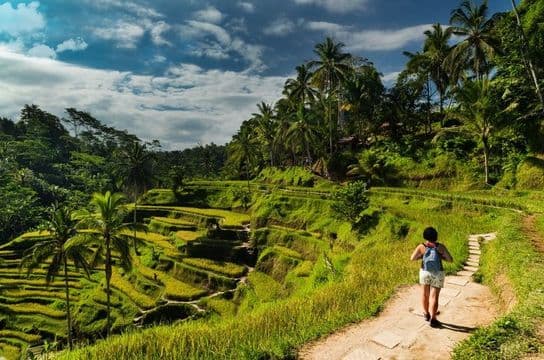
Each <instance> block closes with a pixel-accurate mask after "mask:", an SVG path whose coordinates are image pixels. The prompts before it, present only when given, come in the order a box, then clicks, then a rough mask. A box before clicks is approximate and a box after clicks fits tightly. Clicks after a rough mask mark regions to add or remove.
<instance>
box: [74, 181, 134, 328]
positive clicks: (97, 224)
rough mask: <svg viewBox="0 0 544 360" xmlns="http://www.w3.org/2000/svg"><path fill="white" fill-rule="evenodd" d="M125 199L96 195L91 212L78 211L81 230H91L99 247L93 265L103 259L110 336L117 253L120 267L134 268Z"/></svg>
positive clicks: (114, 195)
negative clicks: (113, 270) (115, 254)
mask: <svg viewBox="0 0 544 360" xmlns="http://www.w3.org/2000/svg"><path fill="white" fill-rule="evenodd" d="M124 202H125V197H124V196H123V195H122V194H119V193H115V194H112V193H111V192H109V191H108V192H106V193H105V194H99V193H95V194H93V197H92V199H91V203H90V205H91V208H92V210H93V211H92V212H88V211H86V210H82V211H79V212H77V214H76V218H77V219H78V220H79V224H78V226H79V227H82V228H86V229H88V230H89V234H90V236H91V239H92V240H93V242H95V243H96V244H97V245H98V247H97V249H96V250H95V252H94V254H93V258H92V260H91V266H93V267H94V266H95V265H96V264H97V262H98V261H99V260H101V259H104V265H105V266H104V270H105V275H106V312H107V320H106V324H107V325H106V326H107V329H106V331H107V334H108V336H109V334H110V332H111V325H112V323H111V287H110V284H111V276H112V257H111V253H112V251H113V250H115V251H116V252H117V253H118V254H119V257H120V260H121V266H122V267H124V268H125V269H127V270H129V269H130V268H131V266H132V261H131V255H130V247H129V245H128V241H127V240H128V238H130V235H127V234H129V233H130V224H127V223H125V222H124V219H125V215H126V211H125V208H124V206H123V204H124Z"/></svg>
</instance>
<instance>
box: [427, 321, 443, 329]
mask: <svg viewBox="0 0 544 360" xmlns="http://www.w3.org/2000/svg"><path fill="white" fill-rule="evenodd" d="M429 325H431V327H432V328H439V327H441V326H442V323H441V322H440V321H438V320H437V319H431V321H429Z"/></svg>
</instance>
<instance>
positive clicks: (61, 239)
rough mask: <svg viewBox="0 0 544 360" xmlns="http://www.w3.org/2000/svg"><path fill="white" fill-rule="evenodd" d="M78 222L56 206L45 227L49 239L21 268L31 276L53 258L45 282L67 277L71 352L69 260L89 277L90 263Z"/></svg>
mask: <svg viewBox="0 0 544 360" xmlns="http://www.w3.org/2000/svg"><path fill="white" fill-rule="evenodd" d="M76 224H77V222H76V220H75V219H74V218H73V217H72V216H71V213H70V211H69V210H68V208H66V207H56V206H55V207H54V208H53V210H52V212H51V218H50V219H49V220H48V222H47V224H46V228H45V230H47V231H48V232H49V234H50V236H48V237H47V239H46V240H43V241H39V242H37V243H36V244H34V245H33V246H32V247H30V248H29V249H27V250H26V251H25V252H24V254H23V258H22V260H21V267H26V268H27V269H28V273H29V274H30V273H31V272H32V270H33V269H35V268H36V267H38V266H39V265H40V264H42V263H43V262H44V261H45V260H47V259H49V258H51V262H50V263H49V264H48V266H47V274H46V277H45V281H46V283H47V284H49V283H50V282H51V281H53V280H54V278H55V276H57V275H58V274H59V273H60V272H61V271H62V272H63V275H64V290H65V293H66V322H67V326H68V346H69V348H70V350H72V343H73V341H72V316H71V311H70V287H69V284H68V261H69V260H71V261H72V262H73V263H74V265H75V266H76V268H82V269H83V270H84V271H85V273H86V274H87V276H89V274H90V271H89V264H88V263H87V260H86V259H85V255H86V253H87V252H88V248H87V247H86V246H85V245H84V244H82V243H81V241H78V239H77V238H76V234H77V230H76Z"/></svg>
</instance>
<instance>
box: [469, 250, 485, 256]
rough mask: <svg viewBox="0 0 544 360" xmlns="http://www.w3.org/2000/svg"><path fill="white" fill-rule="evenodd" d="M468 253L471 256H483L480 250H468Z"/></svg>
mask: <svg viewBox="0 0 544 360" xmlns="http://www.w3.org/2000/svg"><path fill="white" fill-rule="evenodd" d="M468 253H469V254H471V255H482V252H481V251H480V250H473V249H468Z"/></svg>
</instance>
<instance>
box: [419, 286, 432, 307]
mask: <svg viewBox="0 0 544 360" xmlns="http://www.w3.org/2000/svg"><path fill="white" fill-rule="evenodd" d="M421 286H422V288H423V292H422V295H421V305H422V306H423V314H429V313H430V311H429V294H430V292H431V286H430V285H421Z"/></svg>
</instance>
